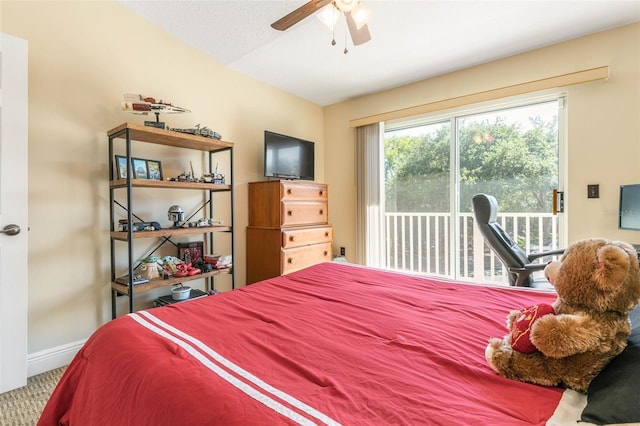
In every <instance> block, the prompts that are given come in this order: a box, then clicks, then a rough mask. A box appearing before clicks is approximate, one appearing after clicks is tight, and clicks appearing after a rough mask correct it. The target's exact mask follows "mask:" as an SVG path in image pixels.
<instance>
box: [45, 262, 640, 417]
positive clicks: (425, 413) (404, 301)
mask: <svg viewBox="0 0 640 426" xmlns="http://www.w3.org/2000/svg"><path fill="white" fill-rule="evenodd" d="M554 299H555V296H554V294H553V293H550V292H542V291H536V290H531V289H518V288H513V287H498V286H484V285H475V284H471V283H458V282H453V281H449V280H445V279H437V278H424V277H418V276H411V275H405V274H400V273H394V272H387V271H381V270H375V269H370V268H364V267H359V266H354V265H349V264H344V263H333V262H328V263H323V264H320V265H316V266H313V267H311V268H308V269H304V270H302V271H299V272H296V273H292V274H289V275H287V276H282V277H277V278H273V279H269V280H266V281H263V282H260V283H256V284H252V285H250V286H247V287H244V288H241V289H237V290H234V291H231V292H226V293H221V294H218V295H215V296H210V297H205V298H202V299H198V300H194V301H189V302H187V303H180V304H175V305H169V306H164V307H160V308H153V309H149V310H146V311H140V312H136V313H133V314H129V315H125V316H122V317H119V318H117V319H115V320H113V321H110V322H109V323H107V324H105V325H104V326H102V327H101V328H100V329H99V330H97V331H96V332H95V333H94V334H93V335H92V336H91V337H90V338H89V339H88V341H87V342H86V344H85V345H84V346H83V348H82V349H81V350H80V351H79V352H78V354H77V356H76V357H75V358H74V360H73V362H72V363H71V364H70V365H69V367H68V368H67V370H66V372H65V374H64V375H63V377H62V379H61V381H60V383H59V384H58V386H57V387H56V389H55V391H54V392H53V394H52V396H51V398H50V400H49V402H48V403H47V405H46V407H45V409H44V412H43V414H42V416H41V418H40V421H39V423H38V424H39V425H82V426H90V425H101V426H103V425H225V426H232V425H289V424H303V425H315V424H319V425H338V424H341V425H368V426H371V425H387V424H389V425H390V424H393V425H422V424H424V425H458V424H465V425H510V426H517V425H545V424H547V425H570V424H578V423H577V421H578V420H579V419H580V416H581V413H582V411H583V409H584V408H585V405H587V397H586V396H584V395H581V394H578V393H576V392H573V391H569V390H564V389H560V388H554V387H543V386H536V385H531V384H526V383H520V382H516V381H512V380H508V379H504V378H501V377H498V376H497V375H496V374H495V373H494V372H493V371H492V370H491V369H490V368H489V367H488V365H487V363H486V361H485V359H484V348H485V346H486V344H487V340H488V338H489V337H491V336H502V335H503V334H505V332H506V330H505V316H506V314H507V312H508V311H509V310H511V309H513V308H517V307H523V306H527V305H532V304H536V303H541V302H547V303H550V302H551V301H553V300H554ZM638 343H639V348H640V342H638ZM623 354H624V353H623ZM636 367H637V365H636ZM637 370H638V369H637V368H636V371H637ZM636 378H637V376H636ZM604 386H605V388H606V386H608V384H605V385H604ZM603 393H604V394H605V395H608V393H609V392H608V391H607V390H606V389H605V391H604V392H603ZM635 396H636V399H638V398H637V393H636V394H635ZM590 397H591V395H590ZM591 402H592V401H591V400H589V405H591ZM607 404H609V402H605V403H604V406H605V407H606V406H607ZM598 410H600V411H602V409H596V411H598ZM606 410H608V408H607V409H605V411H606ZM639 411H640V408H639ZM597 414H598V413H596V415H597ZM593 419H596V421H597V418H596V417H593V418H588V419H586V420H593ZM608 420H610V419H608ZM614 420H615V419H614ZM581 424H584V423H581Z"/></svg>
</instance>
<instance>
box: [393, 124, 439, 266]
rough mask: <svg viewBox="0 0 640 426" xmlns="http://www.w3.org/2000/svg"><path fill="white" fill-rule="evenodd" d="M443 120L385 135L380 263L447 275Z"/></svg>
mask: <svg viewBox="0 0 640 426" xmlns="http://www.w3.org/2000/svg"><path fill="white" fill-rule="evenodd" d="M450 129H451V125H450V122H449V121H446V122H439V123H433V124H425V125H422V126H415V127H410V128H406V129H400V130H393V131H389V132H386V133H385V141H384V179H385V185H384V190H385V226H386V229H387V233H386V237H387V241H386V242H385V243H386V246H385V247H386V256H387V259H386V264H387V266H388V267H390V268H393V269H404V270H411V271H416V272H425V273H437V274H441V275H449V274H450V268H449V264H450V262H449V254H448V250H449V223H450V222H449V221H450V207H449V206H450V204H451V203H450V200H449V188H450V170H451V166H450V160H449V158H450V140H451V130H450Z"/></svg>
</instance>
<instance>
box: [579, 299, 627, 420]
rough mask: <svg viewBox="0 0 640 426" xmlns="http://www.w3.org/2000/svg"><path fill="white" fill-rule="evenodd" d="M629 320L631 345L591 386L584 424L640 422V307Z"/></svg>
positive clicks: (584, 412) (584, 411)
mask: <svg viewBox="0 0 640 426" xmlns="http://www.w3.org/2000/svg"><path fill="white" fill-rule="evenodd" d="M629 317H630V318H631V327H632V329H631V335H630V336H629V344H628V345H627V347H626V348H625V349H624V351H622V353H621V354H620V355H618V356H617V357H615V358H614V359H613V360H612V361H611V362H610V363H609V364H608V365H607V366H606V367H605V368H604V370H602V371H601V372H600V374H598V375H597V376H596V377H595V378H594V379H593V381H592V382H591V385H589V390H588V391H587V401H588V402H587V406H586V407H585V408H584V410H583V411H582V421H585V422H591V423H595V424H598V425H601V424H610V423H637V422H640V305H638V306H636V307H635V308H634V309H633V310H632V311H631V312H630V313H629Z"/></svg>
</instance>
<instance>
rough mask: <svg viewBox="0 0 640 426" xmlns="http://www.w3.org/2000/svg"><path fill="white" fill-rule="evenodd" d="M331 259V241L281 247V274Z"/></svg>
mask: <svg viewBox="0 0 640 426" xmlns="http://www.w3.org/2000/svg"><path fill="white" fill-rule="evenodd" d="M330 260H331V243H322V244H313V245H310V246H304V247H296V248H290V249H282V251H281V258H280V262H281V263H280V267H281V269H282V275H284V274H289V273H291V272H295V271H298V270H300V269H304V268H306V267H308V266H311V265H315V264H317V263H322V262H329V261H330Z"/></svg>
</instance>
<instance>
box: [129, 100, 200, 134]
mask: <svg viewBox="0 0 640 426" xmlns="http://www.w3.org/2000/svg"><path fill="white" fill-rule="evenodd" d="M122 109H123V110H124V111H127V112H131V113H133V114H142V115H147V114H149V113H153V114H155V115H156V121H145V122H144V125H145V126H150V127H157V128H159V129H164V128H165V126H164V123H163V122H161V121H160V113H165V114H182V113H185V112H191V111H190V110H188V109H186V108H182V107H179V106H175V105H172V104H171V103H168V102H164V101H162V100H160V101H156V99H155V98H153V97H150V96H142V95H137V94H131V93H125V95H124V101H123V102H122Z"/></svg>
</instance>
